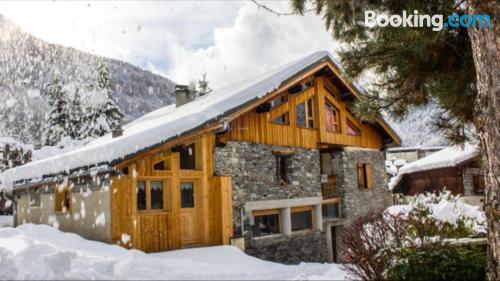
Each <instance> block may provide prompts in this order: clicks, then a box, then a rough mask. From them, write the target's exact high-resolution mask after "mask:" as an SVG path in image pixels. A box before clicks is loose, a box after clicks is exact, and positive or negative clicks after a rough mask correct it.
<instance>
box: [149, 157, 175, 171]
mask: <svg viewBox="0 0 500 281" xmlns="http://www.w3.org/2000/svg"><path fill="white" fill-rule="evenodd" d="M170 168H171V166H170V158H167V159H164V160H162V161H160V162H157V163H155V164H153V169H154V170H155V171H169V170H170Z"/></svg>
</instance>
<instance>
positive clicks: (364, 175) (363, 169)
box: [358, 163, 372, 189]
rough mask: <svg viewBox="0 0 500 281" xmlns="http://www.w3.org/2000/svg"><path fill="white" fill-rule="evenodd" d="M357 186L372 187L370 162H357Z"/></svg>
mask: <svg viewBox="0 0 500 281" xmlns="http://www.w3.org/2000/svg"><path fill="white" fill-rule="evenodd" d="M358 187H359V188H360V189H370V188H372V168H371V165H370V164H367V163H358Z"/></svg>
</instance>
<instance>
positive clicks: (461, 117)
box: [291, 0, 500, 280]
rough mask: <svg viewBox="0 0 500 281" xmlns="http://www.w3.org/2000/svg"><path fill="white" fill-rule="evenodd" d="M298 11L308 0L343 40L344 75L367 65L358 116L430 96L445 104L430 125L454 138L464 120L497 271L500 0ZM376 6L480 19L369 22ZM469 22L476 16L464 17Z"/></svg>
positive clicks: (458, 138) (383, 10) (396, 109)
mask: <svg viewBox="0 0 500 281" xmlns="http://www.w3.org/2000/svg"><path fill="white" fill-rule="evenodd" d="M291 1H292V6H293V7H294V9H295V11H297V12H298V13H302V14H303V13H304V12H306V11H309V8H308V7H309V5H308V4H312V6H313V9H314V10H315V11H316V13H317V14H320V15H322V16H323V18H324V19H325V21H326V27H327V29H328V30H331V32H332V33H333V36H334V38H335V39H336V40H338V41H340V42H342V43H344V44H348V45H350V48H349V49H347V50H345V51H344V52H342V53H341V54H340V55H341V58H342V63H343V66H344V67H345V68H346V70H347V73H348V75H350V76H351V77H354V78H356V77H359V76H360V75H361V74H362V73H363V72H365V71H367V70H372V71H374V72H375V73H376V74H377V75H378V76H379V77H380V78H381V82H380V83H379V84H378V85H376V86H377V87H376V88H375V90H372V91H370V92H369V93H367V94H366V95H365V96H364V97H363V98H362V99H361V100H360V101H359V102H358V103H357V104H356V106H355V111H356V113H357V114H358V116H360V117H362V118H364V119H367V120H373V119H374V117H376V116H378V113H379V112H380V110H386V111H389V112H390V113H392V114H393V116H396V117H403V116H404V115H405V114H406V113H407V111H408V109H409V108H411V107H412V106H415V105H422V104H426V103H428V102H429V101H437V102H438V104H439V105H440V106H441V107H442V108H443V109H444V112H443V115H442V116H441V118H438V119H436V125H438V126H439V127H441V128H442V129H443V130H444V131H445V134H446V135H447V136H448V137H449V138H450V139H451V140H453V141H455V142H463V141H466V140H467V139H468V138H469V136H468V135H467V134H466V132H467V129H466V128H467V126H470V125H471V124H472V125H473V127H474V128H475V132H476V136H477V137H478V139H479V140H480V143H481V147H482V151H483V155H484V160H485V161H483V162H484V169H485V178H486V188H485V193H486V196H485V211H486V217H487V219H488V235H487V236H488V267H489V268H488V278H489V279H490V280H499V279H500V235H499V233H500V199H499V198H500V142H499V139H500V113H499V111H498V108H499V107H500V98H499V97H500V79H498V74H499V73H500V48H499V45H498V42H500V25H499V24H498V19H499V18H500V4H499V3H498V1H495V0H463V1H449V0H428V1H420V0H408V1H400V0H387V1H379V0H376V1H373V0H352V1H347V0H342V1H323V0H291ZM367 10H372V11H376V13H378V14H379V15H380V14H389V15H392V14H396V15H401V14H402V12H403V11H406V13H407V14H414V11H418V13H419V14H428V15H443V16H444V19H445V20H446V17H447V16H448V15H452V14H457V15H458V16H462V15H465V14H468V15H487V16H489V18H490V19H491V26H490V27H484V26H485V23H484V22H483V27H470V28H465V27H457V28H450V27H444V28H443V29H442V30H439V31H436V30H432V27H413V28H412V27H391V26H386V27H377V26H375V27H369V26H365V24H364V20H365V19H364V17H365V11H367ZM468 21H471V22H470V23H471V24H474V25H476V24H478V21H482V20H477V19H476V21H475V22H474V21H473V19H471V18H469V19H468Z"/></svg>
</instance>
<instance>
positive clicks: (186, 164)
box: [180, 143, 196, 170]
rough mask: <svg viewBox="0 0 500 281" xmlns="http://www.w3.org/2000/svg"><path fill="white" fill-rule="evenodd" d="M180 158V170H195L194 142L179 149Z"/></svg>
mask: <svg viewBox="0 0 500 281" xmlns="http://www.w3.org/2000/svg"><path fill="white" fill-rule="evenodd" d="M180 158H181V163H180V164H181V165H180V166H181V170H196V150H195V145H194V143H192V144H190V145H188V146H186V147H183V148H182V149H181V151H180Z"/></svg>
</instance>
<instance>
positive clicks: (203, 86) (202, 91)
mask: <svg viewBox="0 0 500 281" xmlns="http://www.w3.org/2000/svg"><path fill="white" fill-rule="evenodd" d="M211 91H212V89H211V88H210V87H209V86H208V80H207V74H206V73H203V74H202V79H201V80H198V93H199V95H200V96H204V95H206V94H209V93H210V92H211Z"/></svg>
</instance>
